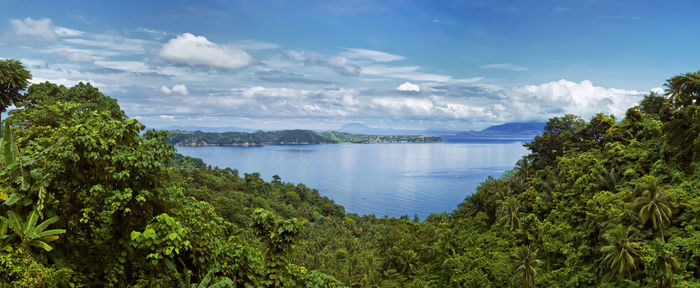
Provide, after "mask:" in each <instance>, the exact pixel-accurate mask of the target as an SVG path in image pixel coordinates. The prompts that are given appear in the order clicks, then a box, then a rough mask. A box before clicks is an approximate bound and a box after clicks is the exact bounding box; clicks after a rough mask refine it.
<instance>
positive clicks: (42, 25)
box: [10, 17, 56, 42]
mask: <svg viewBox="0 0 700 288" xmlns="http://www.w3.org/2000/svg"><path fill="white" fill-rule="evenodd" d="M10 24H11V25H12V29H13V31H14V32H15V34H17V35H28V36H38V37H41V38H43V39H44V40H46V41H49V42H53V41H56V31H55V28H54V27H53V23H52V21H51V19H49V18H43V19H39V20H34V19H32V18H29V17H27V18H24V19H11V20H10Z"/></svg>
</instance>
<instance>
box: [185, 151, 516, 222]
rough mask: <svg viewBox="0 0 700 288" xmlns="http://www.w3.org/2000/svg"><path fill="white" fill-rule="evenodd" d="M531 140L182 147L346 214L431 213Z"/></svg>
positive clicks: (501, 167) (494, 173)
mask: <svg viewBox="0 0 700 288" xmlns="http://www.w3.org/2000/svg"><path fill="white" fill-rule="evenodd" d="M528 141H529V140H528V139H488V138H458V137H452V138H449V137H447V138H445V141H444V142H441V143H376V144H345V143H344V144H319V145H267V146H262V147H230V146H207V147H177V151H178V152H179V153H181V154H183V155H187V156H192V157H197V158H201V159H202V160H204V162H206V163H207V164H209V165H212V166H218V167H221V168H225V167H229V168H232V169H237V170H238V171H239V173H240V175H243V174H244V173H253V172H258V173H260V175H261V177H262V178H263V179H265V180H267V181H270V180H272V176H273V175H278V176H279V177H281V179H282V181H283V182H291V183H303V184H305V185H306V186H308V187H309V188H312V189H316V190H318V191H319V193H320V194H321V195H322V196H326V197H328V198H330V199H332V200H333V201H335V203H337V204H340V205H343V206H344V207H345V211H346V212H347V213H357V214H360V215H363V214H367V215H369V214H374V215H376V216H377V217H384V216H389V217H400V216H403V215H407V216H409V217H411V218H413V217H414V216H416V215H417V216H418V217H419V218H420V219H425V218H426V217H427V216H428V215H430V214H432V213H441V212H452V211H453V210H455V209H456V208H457V205H459V203H461V202H462V201H464V199H465V197H467V196H468V195H471V194H472V193H474V192H475V191H476V187H477V186H478V185H479V184H480V183H481V182H483V181H484V180H485V179H486V178H487V177H488V176H491V177H495V178H497V177H500V176H501V175H503V173H505V172H506V171H509V170H512V169H513V168H514V167H515V163H516V162H517V161H518V160H519V159H520V158H521V157H522V156H524V155H526V154H527V149H526V148H525V147H523V144H525V143H526V142H528Z"/></svg>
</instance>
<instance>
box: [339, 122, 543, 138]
mask: <svg viewBox="0 0 700 288" xmlns="http://www.w3.org/2000/svg"><path fill="white" fill-rule="evenodd" d="M544 125H545V122H510V123H505V124H500V125H494V126H490V127H487V128H486V129H483V130H479V131H474V130H472V131H456V130H449V129H443V128H429V129H426V130H397V129H391V128H373V127H368V126H367V125H364V124H361V123H348V124H345V125H343V126H341V127H340V129H338V131H340V132H346V133H359V134H368V135H428V136H443V137H474V138H499V139H511V138H515V139H531V138H534V137H535V136H536V135H539V134H542V131H544ZM446 140H447V139H446Z"/></svg>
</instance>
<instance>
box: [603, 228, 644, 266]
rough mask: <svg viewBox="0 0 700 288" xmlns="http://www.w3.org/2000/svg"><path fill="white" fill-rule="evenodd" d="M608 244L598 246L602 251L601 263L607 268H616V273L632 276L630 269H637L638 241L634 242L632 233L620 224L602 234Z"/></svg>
mask: <svg viewBox="0 0 700 288" xmlns="http://www.w3.org/2000/svg"><path fill="white" fill-rule="evenodd" d="M603 238H605V240H606V241H607V242H608V245H606V246H603V247H602V248H600V251H601V252H603V256H604V258H603V264H604V265H606V267H607V268H610V269H615V270H617V272H618V274H620V275H624V274H627V275H628V276H629V277H630V278H632V270H637V262H638V261H639V260H638V258H639V256H640V252H639V243H637V242H634V241H633V240H634V234H631V231H630V229H629V228H625V227H623V226H622V225H618V226H617V227H615V228H613V229H611V230H610V231H608V232H607V233H605V234H603Z"/></svg>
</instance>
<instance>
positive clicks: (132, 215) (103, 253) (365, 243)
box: [0, 60, 700, 287]
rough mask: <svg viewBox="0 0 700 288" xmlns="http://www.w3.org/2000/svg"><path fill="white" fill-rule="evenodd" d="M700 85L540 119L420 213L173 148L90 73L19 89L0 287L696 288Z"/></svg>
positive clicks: (4, 195)
mask: <svg viewBox="0 0 700 288" xmlns="http://www.w3.org/2000/svg"><path fill="white" fill-rule="evenodd" d="M5 61H7V60H5ZM10 61H13V60H10ZM20 65H21V64H20ZM3 67H4V66H3ZM3 69H4V68H3ZM13 71H14V72H13ZM17 71H19V72H17ZM15 72H17V73H19V75H20V76H18V77H20V78H22V77H24V79H25V80H26V79H27V78H28V77H29V75H30V74H29V73H28V72H27V71H26V70H24V69H23V68H22V69H19V70H17V69H15V70H12V71H9V72H8V71H2V72H1V73H5V74H12V73H15ZM5 79H8V78H2V79H0V81H7V80H5ZM698 79H700V73H687V74H681V75H678V76H674V77H673V78H671V79H669V80H668V81H667V84H666V92H665V94H664V95H659V94H655V93H651V94H650V95H647V96H646V97H645V98H644V99H643V100H642V101H641V103H640V104H639V105H637V106H635V107H631V108H629V109H628V110H627V112H626V114H625V117H624V118H623V119H619V120H618V119H615V117H613V116H612V115H604V114H598V115H596V116H594V117H593V118H592V119H590V120H589V121H585V120H584V119H582V118H580V117H577V116H574V115H563V116H561V117H556V118H552V119H550V120H549V121H548V122H547V123H546V125H545V130H544V132H543V133H542V134H541V135H538V136H537V137H535V139H534V140H533V141H531V142H529V143H528V144H526V147H527V148H528V149H529V150H530V153H529V154H528V155H526V156H524V157H523V159H522V160H520V161H518V163H514V165H516V167H515V168H514V169H513V170H512V171H510V172H508V173H506V174H505V175H504V176H503V177H501V178H499V179H494V178H488V179H485V180H484V181H483V183H482V184H481V185H480V186H479V187H478V188H477V189H476V191H475V192H474V193H473V194H471V195H467V194H468V192H469V191H465V196H466V198H465V200H464V201H463V202H462V203H460V204H459V206H458V208H457V209H456V210H455V211H452V212H449V213H441V214H433V215H431V216H429V217H427V218H426V219H422V220H421V219H417V217H416V218H413V219H410V218H409V217H408V216H404V217H400V218H387V217H384V218H378V217H376V216H374V215H355V214H346V213H345V211H344V209H343V207H342V206H339V205H336V204H335V203H334V202H333V201H332V200H330V199H328V198H326V197H322V196H320V195H319V193H318V191H316V190H314V189H311V188H309V187H306V186H305V185H303V184H293V183H287V182H283V181H282V179H281V178H280V177H277V176H276V177H273V179H272V180H271V181H264V180H263V179H261V178H260V175H259V174H257V173H251V174H243V175H240V174H239V172H238V171H237V170H235V169H231V168H224V169H222V168H217V167H211V166H208V165H207V164H206V163H204V162H202V161H201V160H199V159H194V158H190V157H186V156H182V155H177V154H176V153H175V150H174V148H173V146H172V145H170V144H168V143H167V141H168V139H172V138H169V136H168V132H166V131H155V130H146V129H145V126H144V125H143V124H141V123H140V122H139V121H137V120H134V119H129V118H128V117H127V115H126V114H125V113H124V112H123V111H121V109H120V108H119V105H118V104H117V102H116V100H114V99H112V98H110V97H108V96H105V95H103V94H102V93H101V92H99V90H98V89H97V88H95V87H93V86H91V85H90V84H84V83H81V84H78V85H76V86H74V87H70V88H68V87H64V86H59V85H56V84H53V83H48V82H44V83H37V84H32V85H31V86H29V87H28V88H26V89H25V88H24V87H22V86H21V85H19V86H17V85H15V86H13V87H19V88H18V90H11V91H10V92H5V91H4V90H3V91H2V92H0V97H3V102H2V103H12V105H14V106H15V107H16V108H17V109H14V110H11V111H10V112H9V117H7V118H6V119H4V121H3V126H2V129H3V130H4V133H3V135H2V138H1V139H2V140H1V141H0V154H1V155H0V199H1V200H0V201H2V204H0V286H1V287H592V286H594V287H621V286H624V287H672V286H675V287H697V286H699V285H700V280H699V279H700V103H699V101H700V85H699V84H698V83H699V82H698ZM12 81H15V80H12ZM20 82H21V81H20ZM20 84H21V83H20ZM2 85H6V84H4V83H3V84H0V87H3V86H2ZM12 85H14V84H12ZM18 91H19V92H18ZM8 93H9V94H8ZM12 93H19V96H18V95H17V94H12ZM10 94H12V95H10ZM7 99H10V100H7ZM3 105H4V106H3V107H4V108H3V109H5V108H7V107H9V106H10V105H9V104H3ZM358 189H361V187H358Z"/></svg>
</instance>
